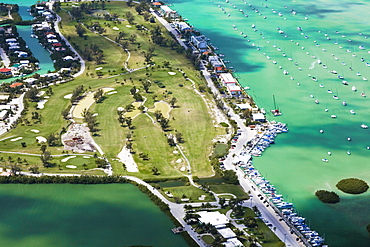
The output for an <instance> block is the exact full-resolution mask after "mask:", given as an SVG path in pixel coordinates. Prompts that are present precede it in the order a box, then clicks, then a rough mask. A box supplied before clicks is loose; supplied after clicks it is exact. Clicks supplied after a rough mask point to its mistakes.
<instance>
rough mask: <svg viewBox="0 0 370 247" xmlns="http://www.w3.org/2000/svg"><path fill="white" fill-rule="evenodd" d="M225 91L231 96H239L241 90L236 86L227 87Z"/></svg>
mask: <svg viewBox="0 0 370 247" xmlns="http://www.w3.org/2000/svg"><path fill="white" fill-rule="evenodd" d="M227 91H229V93H230V94H231V95H241V94H242V89H241V88H240V86H238V85H235V84H234V85H228V86H227Z"/></svg>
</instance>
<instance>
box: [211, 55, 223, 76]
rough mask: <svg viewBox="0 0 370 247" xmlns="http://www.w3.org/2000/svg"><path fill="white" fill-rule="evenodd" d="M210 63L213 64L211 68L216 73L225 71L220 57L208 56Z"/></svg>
mask: <svg viewBox="0 0 370 247" xmlns="http://www.w3.org/2000/svg"><path fill="white" fill-rule="evenodd" d="M208 62H209V63H211V66H212V68H213V70H214V71H215V72H216V73H220V72H222V71H223V69H224V64H223V63H222V62H221V61H220V59H219V57H218V56H208Z"/></svg>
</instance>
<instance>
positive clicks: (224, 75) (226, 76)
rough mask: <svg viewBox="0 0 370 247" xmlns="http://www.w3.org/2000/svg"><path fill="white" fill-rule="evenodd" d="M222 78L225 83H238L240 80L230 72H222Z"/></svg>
mask: <svg viewBox="0 0 370 247" xmlns="http://www.w3.org/2000/svg"><path fill="white" fill-rule="evenodd" d="M220 78H221V80H222V82H223V83H224V84H236V83H238V81H237V80H236V79H235V78H234V77H233V75H232V74H230V73H221V74H220Z"/></svg>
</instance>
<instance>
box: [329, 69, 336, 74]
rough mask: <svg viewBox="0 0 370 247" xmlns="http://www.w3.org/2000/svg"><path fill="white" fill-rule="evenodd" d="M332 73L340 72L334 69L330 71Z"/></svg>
mask: <svg viewBox="0 0 370 247" xmlns="http://www.w3.org/2000/svg"><path fill="white" fill-rule="evenodd" d="M330 73H332V74H338V72H337V71H336V70H332V71H330Z"/></svg>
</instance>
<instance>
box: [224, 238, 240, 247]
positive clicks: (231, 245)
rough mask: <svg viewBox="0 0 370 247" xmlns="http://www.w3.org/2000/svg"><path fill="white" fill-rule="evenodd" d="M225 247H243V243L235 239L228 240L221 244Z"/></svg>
mask: <svg viewBox="0 0 370 247" xmlns="http://www.w3.org/2000/svg"><path fill="white" fill-rule="evenodd" d="M223 244H224V245H225V247H243V246H244V245H243V243H242V242H240V241H239V240H238V239H237V238H231V239H228V240H227V241H226V242H224V243H223Z"/></svg>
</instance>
